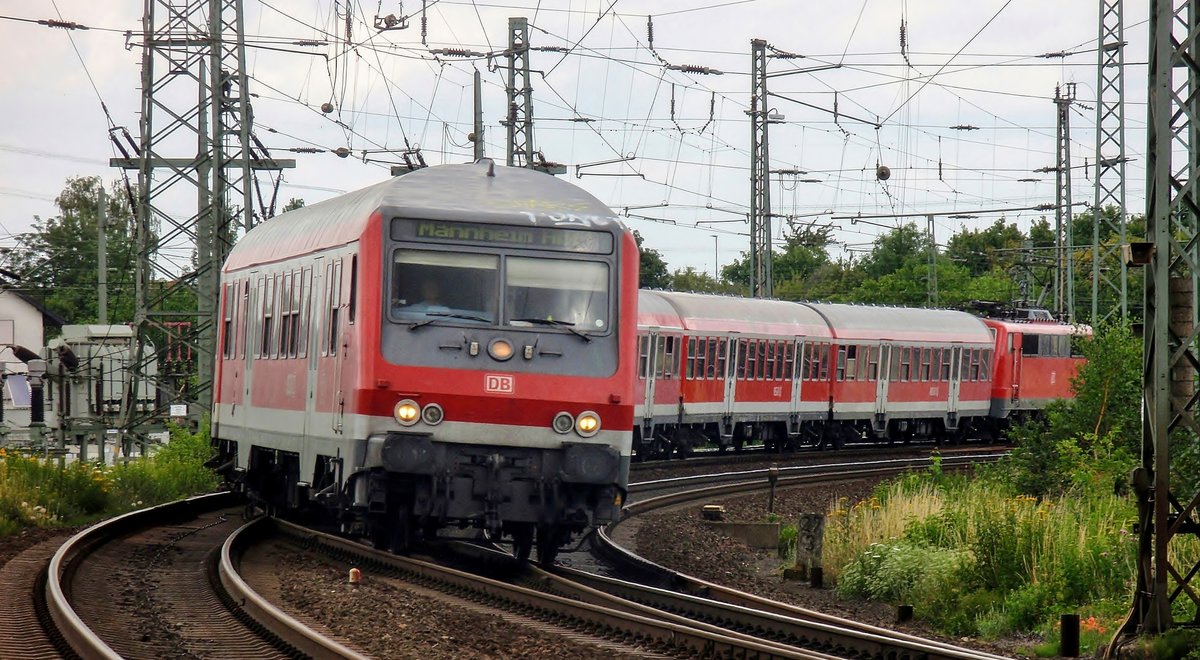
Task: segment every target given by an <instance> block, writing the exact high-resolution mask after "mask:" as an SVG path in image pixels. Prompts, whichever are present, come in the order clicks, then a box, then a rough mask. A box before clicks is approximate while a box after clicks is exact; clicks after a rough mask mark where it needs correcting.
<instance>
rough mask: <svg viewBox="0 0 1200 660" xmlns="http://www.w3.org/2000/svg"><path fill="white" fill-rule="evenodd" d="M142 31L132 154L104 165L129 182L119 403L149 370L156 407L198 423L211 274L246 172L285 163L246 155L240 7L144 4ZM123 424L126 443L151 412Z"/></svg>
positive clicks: (243, 191) (238, 212) (232, 225)
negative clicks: (132, 340)
mask: <svg viewBox="0 0 1200 660" xmlns="http://www.w3.org/2000/svg"><path fill="white" fill-rule="evenodd" d="M142 23H143V32H144V42H143V43H142V103H141V118H140V122H139V125H140V140H139V146H138V154H137V157H136V158H114V159H112V161H111V164H112V165H113V166H114V167H123V168H126V169H136V170H137V171H138V200H137V209H136V212H137V229H136V237H135V239H136V244H137V266H136V274H135V283H134V293H135V299H136V302H135V304H136V310H135V317H134V321H135V323H136V326H137V336H138V347H139V349H138V350H139V355H140V356H141V359H140V360H139V361H137V362H136V363H135V368H134V369H133V370H131V373H130V374H129V383H130V385H129V386H128V387H126V398H127V400H129V401H133V400H136V391H135V388H136V387H137V383H138V382H139V381H141V380H142V378H146V377H148V375H149V373H150V371H151V370H149V369H147V368H146V367H147V366H148V365H149V364H150V363H151V362H156V363H158V367H159V369H158V371H159V374H160V377H159V378H157V379H155V380H154V382H155V385H156V386H157V387H160V388H166V387H171V388H173V389H174V390H175V391H174V392H171V393H169V394H168V396H167V397H166V399H167V400H166V401H164V403H172V402H178V403H197V404H200V405H199V408H200V410H198V411H195V410H194V411H192V412H193V413H204V412H207V411H208V409H209V408H210V407H211V403H212V366H213V356H214V349H215V346H216V327H217V318H216V316H217V312H218V310H217V300H218V287H219V282H220V270H221V264H222V263H223V262H224V260H225V257H226V255H227V254H228V253H229V248H230V247H231V246H232V245H233V241H234V240H235V237H236V235H237V231H238V229H239V227H240V228H241V229H242V230H249V229H250V228H251V227H253V225H254V222H255V217H254V208H253V204H252V197H251V186H252V185H253V180H252V172H253V170H258V169H280V168H282V167H294V166H295V161H292V160H272V159H270V157H269V156H268V155H266V154H265V151H263V150H261V149H260V150H259V152H261V153H256V152H255V151H254V150H252V145H253V142H252V138H251V128H252V112H251V108H250V101H249V90H248V88H247V79H246V73H245V68H244V65H243V63H244V62H245V44H244V41H243V39H242V34H243V32H242V3H241V0H146V1H145V5H144V14H143V17H142ZM171 154H176V155H178V154H194V155H191V156H185V157H178V156H174V157H173V156H172V155H171ZM162 172H165V175H162V174H161V173H162ZM183 196H187V197H190V198H192V199H194V200H195V202H196V213H195V214H194V215H191V216H189V217H187V218H185V219H179V218H177V217H175V216H174V215H173V214H172V213H170V212H169V211H168V210H167V206H168V205H170V206H172V207H175V208H178V207H179V205H180V204H181V199H186V198H187V197H183ZM182 203H186V202H182ZM164 230H165V231H164ZM189 249H190V250H189ZM188 251H191V252H192V254H194V257H192V259H191V260H188V258H187V257H184V259H183V263H180V260H179V258H178V256H177V255H179V254H186V253H187V252H188ZM189 261H191V262H190V263H189ZM189 294H190V295H189ZM190 296H194V302H192V301H191V298H190ZM149 346H154V347H155V349H156V350H154V351H150V350H149V348H148V347H149ZM181 347H186V350H180V349H181ZM176 363H178V364H176ZM172 376H173V377H174V378H173V379H172ZM125 413H126V424H125V425H126V427H127V429H129V430H131V431H134V432H136V430H137V428H138V427H139V426H140V425H142V424H143V423H144V422H146V421H149V420H150V419H151V418H152V417H153V416H154V413H155V411H152V410H135V409H134V406H133V405H127V406H126V411H125Z"/></svg>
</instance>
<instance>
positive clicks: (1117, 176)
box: [1092, 0, 1129, 326]
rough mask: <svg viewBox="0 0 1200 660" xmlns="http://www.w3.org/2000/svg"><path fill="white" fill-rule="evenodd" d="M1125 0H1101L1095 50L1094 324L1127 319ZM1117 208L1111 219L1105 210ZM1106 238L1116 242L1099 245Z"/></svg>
mask: <svg viewBox="0 0 1200 660" xmlns="http://www.w3.org/2000/svg"><path fill="white" fill-rule="evenodd" d="M1123 20H1124V19H1123V0H1100V21H1099V23H1100V32H1099V41H1098V43H1099V45H1100V46H1099V48H1097V49H1096V57H1097V61H1096V90H1097V91H1096V154H1095V157H1096V176H1095V182H1096V197H1095V201H1094V203H1093V205H1092V215H1093V216H1094V217H1093V219H1092V220H1093V221H1092V325H1093V326H1095V325H1099V324H1100V323H1102V322H1104V321H1107V320H1109V319H1113V318H1120V319H1126V318H1128V316H1129V293H1128V285H1129V273H1128V270H1127V267H1126V265H1125V259H1124V258H1123V257H1122V255H1121V246H1122V245H1124V244H1125V162H1126V160H1127V159H1126V157H1125V76H1124V73H1125V32H1124V27H1123ZM1110 207H1111V208H1115V209H1116V217H1114V218H1109V217H1108V216H1107V215H1106V214H1105V211H1104V210H1105V209H1106V208H1110ZM1106 236H1115V237H1116V240H1115V241H1109V242H1108V243H1107V244H1103V243H1101V241H1102V240H1104V238H1105V237H1106Z"/></svg>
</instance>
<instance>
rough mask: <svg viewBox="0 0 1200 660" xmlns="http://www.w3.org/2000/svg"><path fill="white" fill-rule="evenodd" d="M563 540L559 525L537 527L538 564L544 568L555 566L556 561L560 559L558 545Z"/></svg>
mask: <svg viewBox="0 0 1200 660" xmlns="http://www.w3.org/2000/svg"><path fill="white" fill-rule="evenodd" d="M561 540H562V532H560V531H559V529H558V526H557V525H538V526H537V550H538V563H539V564H541V565H542V567H543V568H550V567H552V566H554V560H555V558H557V557H558V544H559V542H560V541H561Z"/></svg>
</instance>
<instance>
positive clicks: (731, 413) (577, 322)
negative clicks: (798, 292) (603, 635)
mask: <svg viewBox="0 0 1200 660" xmlns="http://www.w3.org/2000/svg"><path fill="white" fill-rule="evenodd" d="M638 263H639V259H638V252H637V247H636V244H635V242H634V240H633V236H632V234H631V233H630V232H629V231H628V230H627V229H626V228H625V226H624V225H623V224H622V223H621V222H620V221H619V220H618V219H617V218H616V217H615V216H614V214H613V212H612V211H611V210H610V209H609V208H608V207H606V206H605V205H604V204H603V203H601V202H600V201H599V200H597V199H596V198H594V197H592V196H591V195H589V194H587V193H586V192H584V191H582V190H581V189H579V188H577V187H575V186H573V185H571V184H569V183H567V182H565V181H562V180H559V179H555V178H554V177H550V176H547V175H545V174H542V173H539V172H535V171H531V170H526V169H519V168H497V167H494V166H493V165H492V164H491V162H490V161H481V162H480V163H476V164H471V165H445V166H439V167H432V168H426V169H422V170H418V171H416V172H413V173H410V174H406V175H404V176H401V177H396V178H393V179H390V180H388V181H385V182H383V183H380V184H377V185H374V186H371V187H368V188H365V189H363V190H360V191H356V192H352V193H349V194H346V195H342V196H340V197H338V198H336V199H332V200H328V201H325V202H321V203H319V204H313V205H312V206H307V207H304V208H301V209H298V210H295V211H292V212H289V213H285V214H282V215H280V216H278V217H276V218H273V219H271V220H269V221H267V222H264V223H263V224H261V225H260V226H259V227H256V228H255V229H254V230H252V231H250V232H249V233H247V235H246V236H245V237H244V238H243V239H242V240H241V241H240V242H239V243H238V244H237V246H236V247H235V248H234V249H233V251H232V252H231V254H230V256H229V258H228V260H227V261H226V263H225V265H224V268H223V271H222V291H221V302H220V305H221V306H220V309H221V310H222V314H223V317H222V322H221V326H220V329H219V334H220V341H219V350H218V353H219V354H218V355H217V357H216V372H215V381H214V382H215V388H214V389H215V391H214V406H213V418H212V437H213V442H214V445H215V446H216V447H217V449H218V459H219V461H218V462H219V463H220V464H221V465H222V466H223V468H224V471H225V473H226V475H227V478H228V479H229V480H230V481H231V482H232V483H234V484H235V485H236V487H238V488H241V489H243V490H245V491H247V492H248V493H250V494H251V495H252V496H253V497H255V498H256V499H257V500H258V501H260V502H261V503H263V504H264V505H265V506H267V507H268V508H269V509H273V510H280V511H282V510H287V509H293V508H301V507H304V508H310V509H314V508H315V509H317V510H324V511H328V512H330V513H331V514H333V515H334V516H335V519H336V520H337V521H338V523H339V524H340V526H341V528H342V529H343V530H344V531H346V532H349V533H357V534H362V535H365V536H369V537H371V538H372V539H373V540H374V541H375V542H376V543H377V544H379V545H381V546H389V547H393V548H404V547H407V545H408V544H409V543H410V542H411V540H412V539H413V537H414V535H416V534H425V535H430V534H435V533H436V532H437V530H438V529H440V528H442V527H444V526H447V525H460V526H473V527H478V528H482V529H484V530H486V531H488V532H489V533H490V535H491V536H492V537H493V538H501V537H508V538H511V540H512V542H513V544H514V548H515V552H516V554H517V555H518V556H522V557H528V556H529V554H530V552H531V550H532V548H533V547H534V546H535V545H536V546H537V548H538V555H539V559H540V560H542V561H543V562H549V561H552V560H553V557H554V555H555V554H556V553H557V551H558V549H559V548H560V547H561V546H562V545H564V544H566V543H567V542H569V541H570V539H571V538H572V537H573V536H575V535H577V534H580V533H582V532H584V531H586V530H588V529H589V528H591V527H593V526H595V525H599V524H604V523H606V522H608V521H611V520H614V519H615V518H616V517H617V515H618V512H619V510H620V506H621V504H622V502H623V500H624V497H625V493H626V487H627V484H628V472H629V463H630V460H631V456H632V452H633V450H634V449H636V451H637V453H638V455H639V456H641V457H648V456H667V455H670V454H672V453H679V454H683V455H686V454H687V453H689V452H690V450H691V449H692V448H693V447H695V446H696V445H698V444H700V443H706V442H712V443H715V444H716V445H718V446H720V447H722V448H724V447H728V446H734V447H740V446H741V445H742V444H743V443H745V442H746V441H748V440H750V439H756V440H763V441H764V442H765V443H766V444H767V446H768V447H769V448H771V449H776V450H779V449H786V448H793V447H797V446H804V445H819V444H823V443H824V444H830V445H832V446H840V445H842V444H844V443H846V442H854V441H859V440H866V439H871V438H878V437H889V438H897V439H914V438H928V439H933V440H939V441H941V440H954V439H957V438H963V437H976V436H985V437H986V436H990V435H991V434H994V433H995V432H996V431H997V429H999V428H1000V427H1001V426H1002V424H1003V423H1004V420H1006V419H1008V418H1010V417H1013V416H1019V415H1024V414H1029V413H1031V412H1034V411H1036V410H1037V409H1039V408H1040V407H1041V406H1043V405H1045V403H1046V402H1047V401H1048V400H1050V399H1052V398H1055V397H1059V396H1069V394H1070V390H1069V384H1070V379H1071V376H1072V375H1073V374H1074V371H1075V369H1076V368H1077V367H1078V364H1079V361H1080V359H1079V358H1077V357H1072V356H1071V353H1070V338H1071V335H1072V334H1074V333H1077V332H1079V330H1078V329H1076V328H1073V327H1071V326H1066V325H1062V324H1057V323H1051V322H1028V323H1021V322H1008V321H992V320H987V319H984V320H981V319H978V318H976V317H974V316H971V315H969V314H966V313H963V312H954V311H948V310H926V309H905V308H889V307H865V306H852V305H838V304H822V303H792V302H783V301H774V300H751V299H742V298H732V297H720V296H707V295H698V294H686V293H667V292H659V291H641V292H639V291H638V290H637V277H638Z"/></svg>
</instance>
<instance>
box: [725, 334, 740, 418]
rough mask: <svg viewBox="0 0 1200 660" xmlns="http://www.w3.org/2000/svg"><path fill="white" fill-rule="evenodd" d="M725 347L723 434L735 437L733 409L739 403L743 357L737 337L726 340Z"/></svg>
mask: <svg viewBox="0 0 1200 660" xmlns="http://www.w3.org/2000/svg"><path fill="white" fill-rule="evenodd" d="M724 341H725V342H726V344H725V346H726V348H725V356H726V360H725V406H724V409H723V410H722V415H721V434H722V435H726V436H729V435H733V407H734V404H735V403H736V402H737V365H738V359H740V358H741V355H740V354H739V352H738V343H739V342H738V338H737V336H736V335H735V336H732V337H728V338H726V339H725V340H724Z"/></svg>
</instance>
